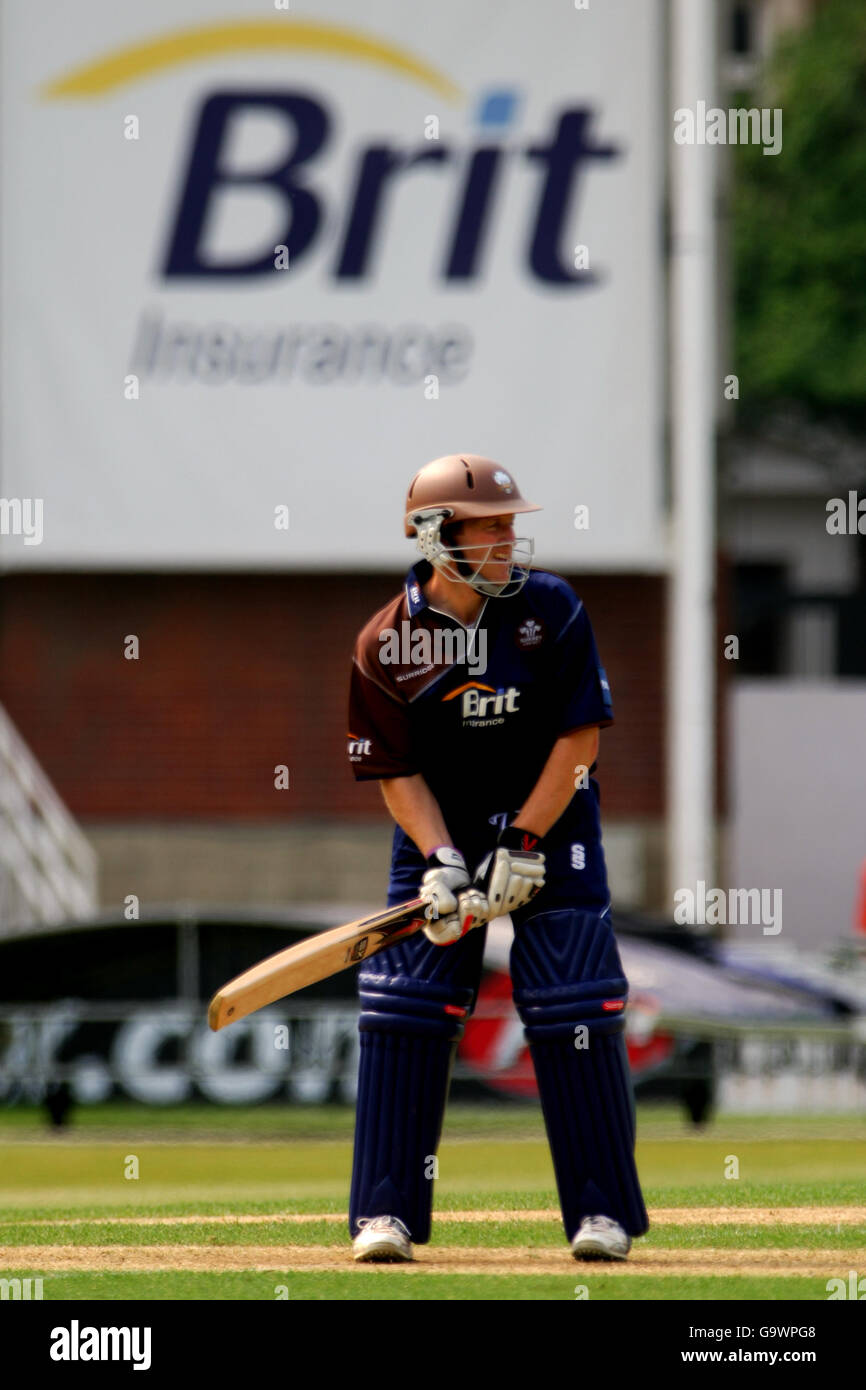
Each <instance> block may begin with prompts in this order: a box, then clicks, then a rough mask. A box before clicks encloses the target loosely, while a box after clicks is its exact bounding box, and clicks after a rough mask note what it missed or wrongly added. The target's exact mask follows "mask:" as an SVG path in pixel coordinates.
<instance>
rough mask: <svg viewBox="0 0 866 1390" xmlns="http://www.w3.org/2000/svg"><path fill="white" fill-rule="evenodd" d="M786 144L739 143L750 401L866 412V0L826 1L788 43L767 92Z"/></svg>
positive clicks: (858, 420)
mask: <svg viewBox="0 0 866 1390" xmlns="http://www.w3.org/2000/svg"><path fill="white" fill-rule="evenodd" d="M743 104H744V105H747V106H748V105H757V104H760V105H765V104H770V105H771V106H773V107H781V109H782V112H783V117H782V131H783V142H782V150H781V152H780V153H779V154H778V155H776V156H770V155H764V154H763V153H762V149H761V147H760V146H757V145H742V146H738V147H736V148H735V149H734V151H733V155H734V170H733V173H734V189H733V207H732V211H733V256H734V272H735V326H734V333H735V350H736V360H737V372H738V375H739V377H740V383H741V385H740V392H741V405H744V406H745V408H746V411H747V413H753V412H754V411H755V410H756V409H757V411H758V412H759V413H763V412H765V411H767V410H769V409H772V408H773V407H776V406H778V405H780V404H781V403H782V402H790V401H792V400H796V401H800V402H802V403H803V404H805V405H807V406H808V407H809V408H810V410H811V411H812V412H814V414H815V415H816V416H819V417H825V418H826V417H836V418H839V419H844V420H846V421H847V422H848V423H849V424H862V423H863V421H864V420H866V0H826V3H824V4H822V5H821V6H820V7H819V8H818V10H817V12H816V14H815V17H814V20H813V22H812V24H811V25H810V26H809V27H808V28H806V29H804V30H802V31H799V32H798V33H796V34H795V35H793V36H792V37H790V38H789V39H788V40H787V41H786V42H784V43H783V44H782V45H780V48H779V51H778V54H777V56H776V59H775V60H774V62H773V64H772V67H771V71H770V73H769V74H768V81H767V83H766V86H765V88H764V90H763V92H762V94H761V96H760V97H757V96H756V94H754V93H753V94H752V97H751V100H746V101H745V102H744V103H743Z"/></svg>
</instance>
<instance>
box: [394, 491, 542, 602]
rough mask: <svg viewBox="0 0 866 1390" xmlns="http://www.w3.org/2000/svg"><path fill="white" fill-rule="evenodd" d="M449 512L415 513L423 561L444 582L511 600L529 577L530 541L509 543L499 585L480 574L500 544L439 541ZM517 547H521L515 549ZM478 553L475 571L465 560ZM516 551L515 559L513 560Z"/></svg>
mask: <svg viewBox="0 0 866 1390" xmlns="http://www.w3.org/2000/svg"><path fill="white" fill-rule="evenodd" d="M449 516H450V512H446V511H442V510H438V511H435V512H428V513H426V514H425V513H420V512H419V513H418V515H417V518H413V520H414V521H415V532H416V536H417V540H418V549H419V550H420V551H421V554H422V555H423V556H424V559H425V560H428V561H429V563H430V564H431V565H432V566H433V567H434V569H436V570H438V571H439V573H440V574H442V575H444V576H445V578H446V579H450V580H452V581H453V582H454V583H463V584H468V585H469V587H470V588H471V589H474V590H475V592H476V593H478V594H482V595H484V597H485V598H510V597H511V596H512V595H513V594H517V593H519V592H520V590H521V589H522V588H523V586H524V584H525V583H526V581H527V579H528V578H529V571H530V567H531V564H532V556H533V550H534V546H533V542H532V541H531V540H529V539H527V538H525V537H522V536H521V537H519V538H518V539H517V540H515V541H513V542H512V543H511V559H510V561H509V562H508V578H507V579H505V580H503V581H502V582H501V583H500V582H496V581H494V580H492V579H482V578H481V577H480V574H479V571H480V570H482V569H483V568H484V566H485V565H486V564H487V562H488V561H489V560H490V558H491V554H492V552H493V551H494V550H495V549H496V548H497V546H498V545H499V544H500V542H498V541H493V542H492V543H491V544H490V545H470V546H456V545H454V546H449V545H445V544H444V543H443V541H442V535H441V531H442V524H443V522H445V521H447V519H448V517H449ZM518 547H520V548H519V549H518ZM473 550H481V551H483V552H484V554H483V555H482V556H481V558H480V560H479V561H478V563H477V564H476V565H475V568H474V569H473V568H472V565H473V563H474V562H473V561H470V560H468V559H467V557H466V551H473ZM515 551H516V552H517V555H518V558H517V559H515Z"/></svg>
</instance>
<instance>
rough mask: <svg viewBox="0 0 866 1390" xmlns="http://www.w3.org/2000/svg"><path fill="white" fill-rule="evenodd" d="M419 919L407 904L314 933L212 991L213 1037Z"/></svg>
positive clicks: (381, 946) (412, 928)
mask: <svg viewBox="0 0 866 1390" xmlns="http://www.w3.org/2000/svg"><path fill="white" fill-rule="evenodd" d="M424 914H425V904H424V903H423V902H422V900H421V899H420V898H411V899H410V900H409V902H406V903H401V904H400V905H399V906H398V907H389V908H387V909H386V910H385V911H384V912H378V913H376V914H375V915H374V916H372V917H362V918H360V919H359V920H358V921H357V922H347V923H346V925H345V926H343V927H332V928H331V929H330V930H328V931H323V932H317V933H316V935H315V936H308V937H306V939H305V940H304V941H298V942H297V943H296V944H295V945H294V946H288V947H287V948H286V949H285V950H284V951H277V952H276V954H275V955H273V956H267V957H266V959H265V960H262V961H259V963H258V965H253V966H251V967H250V969H249V970H245V971H244V972H243V974H242V975H237V976H235V978H234V979H233V980H229V982H228V984H225V985H223V987H222V989H220V990H217V993H216V994H215V995H214V997H213V999H212V1000H211V1001H210V1005H209V1007H208V1011H207V1021H208V1023H209V1024H210V1026H211V1028H212V1029H213V1031H214V1032H215V1033H217V1032H219V1030H220V1028H225V1026H226V1024H228V1023H236V1022H237V1021H238V1019H239V1018H246V1017H247V1015H248V1014H252V1013H255V1012H256V1010H257V1009H263V1008H265V1006H266V1005H267V1004H273V1003H274V1002H275V1001H276V1000H277V999H284V998H285V996H286V995H287V994H294V993H295V991H296V990H299V989H304V988H305V987H306V986H307V985H313V984H316V982H317V981H318V980H326V979H327V978H328V977H329V976H330V975H337V974H338V973H339V972H340V971H341V970H348V969H349V967H350V966H352V965H356V964H357V963H358V961H361V960H366V959H367V958H368V957H369V956H374V955H376V953H377V952H378V951H384V950H386V949H387V948H388V947H389V946H393V944H394V942H395V941H402V940H403V938H404V937H407V936H413V935H414V934H415V932H418V931H420V930H421V928H422V927H423V926H424V925H425V923H426V921H427V918H426V917H425V915H424Z"/></svg>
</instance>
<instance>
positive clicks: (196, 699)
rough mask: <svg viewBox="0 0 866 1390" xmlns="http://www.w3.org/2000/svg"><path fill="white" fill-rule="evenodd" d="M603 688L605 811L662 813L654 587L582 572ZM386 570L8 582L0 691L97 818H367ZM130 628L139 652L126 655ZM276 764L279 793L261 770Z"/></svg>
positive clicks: (390, 587) (69, 789)
mask: <svg viewBox="0 0 866 1390" xmlns="http://www.w3.org/2000/svg"><path fill="white" fill-rule="evenodd" d="M573 583H574V585H575V588H576V589H577V591H578V593H580V594H581V596H582V598H583V599H584V602H585V603H586V606H587V610H588V612H589V615H590V618H591V620H592V623H593V627H594V629H595V633H596V638H597V641H598V645H599V649H600V652H601V655H602V660H603V661H604V664H605V666H606V667H607V671H608V675H609V677H610V682H611V688H612V691H613V699H614V710H615V714H616V716H617V723H616V725H615V726H614V727H613V728H611V729H609V730H607V731H606V732H605V733H604V734H603V736H602V757H601V763H600V777H601V785H602V798H603V810H604V813H605V815H606V816H612V817H620V818H627V819H630V820H632V819H637V818H642V817H648V818H653V819H655V818H658V817H659V816H661V815H662V814H663V809H664V767H665V761H664V753H665V750H664V709H663V691H664V674H663V673H664V660H665V657H664V580H663V579H661V578H659V577H655V576H590V577H587V576H581V577H579V578H575V579H574V580H573ZM398 584H399V580H398V579H396V578H395V577H394V576H393V575H360V576H356V575H352V576H348V575H328V576H319V575H316V576H306V575H258V576H257V575H218V576H215V575H115V574H106V575H98V574H90V575H82V574H74V575H66V574H64V575H49V574H39V575H26V576H25V575H13V576H6V577H4V578H3V580H2V583H0V701H2V703H3V704H4V705H5V706H6V708H7V709H8V711H9V713H10V715H11V717H12V719H13V720H14V721H15V723H16V724H17V725H18V727H19V729H20V730H21V732H22V734H23V736H24V737H25V739H26V740H27V741H28V743H29V744H30V746H31V747H32V749H33V751H34V752H35V754H36V756H37V757H38V758H39V759H40V761H41V762H42V764H43V766H44V767H45V769H46V771H47V772H48V774H49V776H50V777H51V778H52V780H53V781H54V783H55V785H56V786H57V789H58V791H59V792H60V795H61V796H62V797H63V799H64V800H65V801H66V803H67V804H68V806H69V807H70V809H71V810H72V812H73V813H74V814H75V815H76V816H79V817H80V818H82V819H83V820H84V821H87V820H88V819H93V820H101V821H106V820H110V819H113V818H118V819H123V820H134V819H147V820H150V821H153V820H155V819H161V818H162V819H167V820H183V819H190V820H195V819H207V820H211V821H214V820H226V821H228V820H231V821H235V822H237V821H243V820H249V821H256V820H259V821H260V820H284V819H295V818H317V817H323V818H349V819H366V820H370V819H373V818H375V819H378V818H380V817H381V815H382V806H381V799H380V796H379V793H378V789H377V788H376V787H375V785H366V786H356V784H355V783H354V782H353V780H352V778H351V775H350V773H349V770H348V765H347V763H346V760H345V734H346V722H345V721H346V695H347V682H348V673H349V663H350V659H351V651H352V646H353V642H354V638H355V634H356V632H357V631H358V629H359V628H360V626H361V625H362V623H363V622H364V621H365V620H366V619H367V618H368V617H369V616H370V614H371V613H372V612H374V611H375V609H376V608H377V607H379V606H381V604H382V603H384V602H385V600H386V599H387V598H388V597H390V595H391V594H393V593H394V592H395V591H396V588H397V587H398ZM129 634H135V635H137V637H138V638H139V642H140V658H139V660H137V661H128V660H125V659H124V655H123V651H124V640H125V638H126V637H127V635H129ZM278 763H285V764H287V765H288V767H289V769H290V777H291V787H290V789H289V790H288V791H277V790H276V789H275V788H274V785H273V778H274V772H273V769H274V766H275V765H276V764H278Z"/></svg>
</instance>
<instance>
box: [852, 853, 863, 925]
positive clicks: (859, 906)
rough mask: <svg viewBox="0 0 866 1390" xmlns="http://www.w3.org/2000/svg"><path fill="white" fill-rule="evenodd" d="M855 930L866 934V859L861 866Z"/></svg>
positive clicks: (855, 912) (855, 909)
mask: <svg viewBox="0 0 866 1390" xmlns="http://www.w3.org/2000/svg"><path fill="white" fill-rule="evenodd" d="M854 930H855V931H860V932H866V859H864V860H863V863H862V864H861V865H860V891H859V893H858V895H857V904H856V906H855V908H854Z"/></svg>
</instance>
